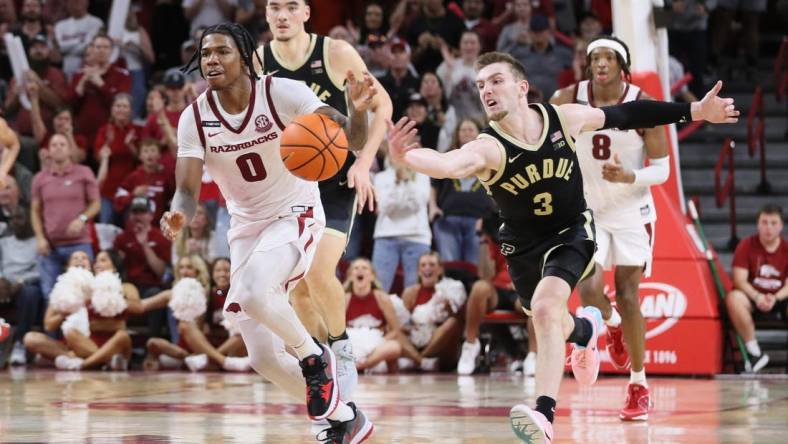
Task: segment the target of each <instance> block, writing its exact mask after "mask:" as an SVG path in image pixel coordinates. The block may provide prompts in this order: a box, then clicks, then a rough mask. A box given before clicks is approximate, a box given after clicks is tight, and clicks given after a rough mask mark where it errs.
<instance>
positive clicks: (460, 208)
mask: <svg viewBox="0 0 788 444" xmlns="http://www.w3.org/2000/svg"><path fill="white" fill-rule="evenodd" d="M481 129H482V126H481V124H480V123H478V122H477V121H475V120H472V119H463V120H462V121H461V122H460V124H459V125H458V126H457V130H456V131H455V132H454V140H453V143H452V146H451V148H449V149H450V150H453V149H458V148H459V147H461V146H463V145H465V144H466V143H468V142H470V141H472V140H474V139H476V137H477V136H478V135H479V133H480V132H481ZM492 207H493V202H492V199H490V197H489V196H488V195H487V190H486V189H485V188H484V187H483V186H482V184H481V182H479V179H478V178H476V176H471V177H468V178H465V179H432V192H431V193H430V205H429V217H430V221H431V222H433V227H432V230H433V235H434V236H435V244H436V245H437V247H438V252H439V253H440V255H441V257H442V258H443V260H445V261H464V262H471V263H473V264H477V262H478V260H479V236H478V234H477V233H476V221H477V220H478V219H479V218H481V217H482V216H484V215H486V214H488V213H489V212H490V211H491V210H492Z"/></svg>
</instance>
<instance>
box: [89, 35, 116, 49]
mask: <svg viewBox="0 0 788 444" xmlns="http://www.w3.org/2000/svg"><path fill="white" fill-rule="evenodd" d="M98 39H107V41H108V42H109V46H110V47H111V48H114V47H115V41H114V40H112V37H110V36H109V34H105V33H103V32H100V33H98V34H96V35H94V36H93V38H92V39H91V40H90V44H91V45H92V44H93V43H95V42H96V40H98Z"/></svg>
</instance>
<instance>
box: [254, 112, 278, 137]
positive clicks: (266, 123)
mask: <svg viewBox="0 0 788 444" xmlns="http://www.w3.org/2000/svg"><path fill="white" fill-rule="evenodd" d="M272 126H274V124H273V123H271V121H270V120H268V116H266V115H265V114H260V115H259V116H257V117H255V118H254V130H255V131H257V132H258V133H264V132H266V131H268V130H270V129H271V127H272Z"/></svg>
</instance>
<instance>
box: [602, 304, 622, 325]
mask: <svg viewBox="0 0 788 444" xmlns="http://www.w3.org/2000/svg"><path fill="white" fill-rule="evenodd" d="M610 313H611V314H610V319H608V320H606V321H605V324H607V325H608V326H610V327H618V326H619V325H621V315H620V314H618V310H616V309H615V308H611V309H610Z"/></svg>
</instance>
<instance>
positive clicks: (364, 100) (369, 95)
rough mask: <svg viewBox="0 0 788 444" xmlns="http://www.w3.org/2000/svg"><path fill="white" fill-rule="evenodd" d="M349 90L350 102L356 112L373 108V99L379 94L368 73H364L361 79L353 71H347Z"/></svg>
mask: <svg viewBox="0 0 788 444" xmlns="http://www.w3.org/2000/svg"><path fill="white" fill-rule="evenodd" d="M347 88H348V94H349V96H350V101H351V102H353V108H354V109H355V110H356V111H367V110H369V108H370V107H371V106H372V99H373V98H374V97H375V94H377V93H378V91H377V88H375V82H373V81H372V76H371V75H369V73H368V72H367V71H364V73H363V74H362V77H361V79H358V78H356V75H355V74H353V70H351V69H348V70H347Z"/></svg>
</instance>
